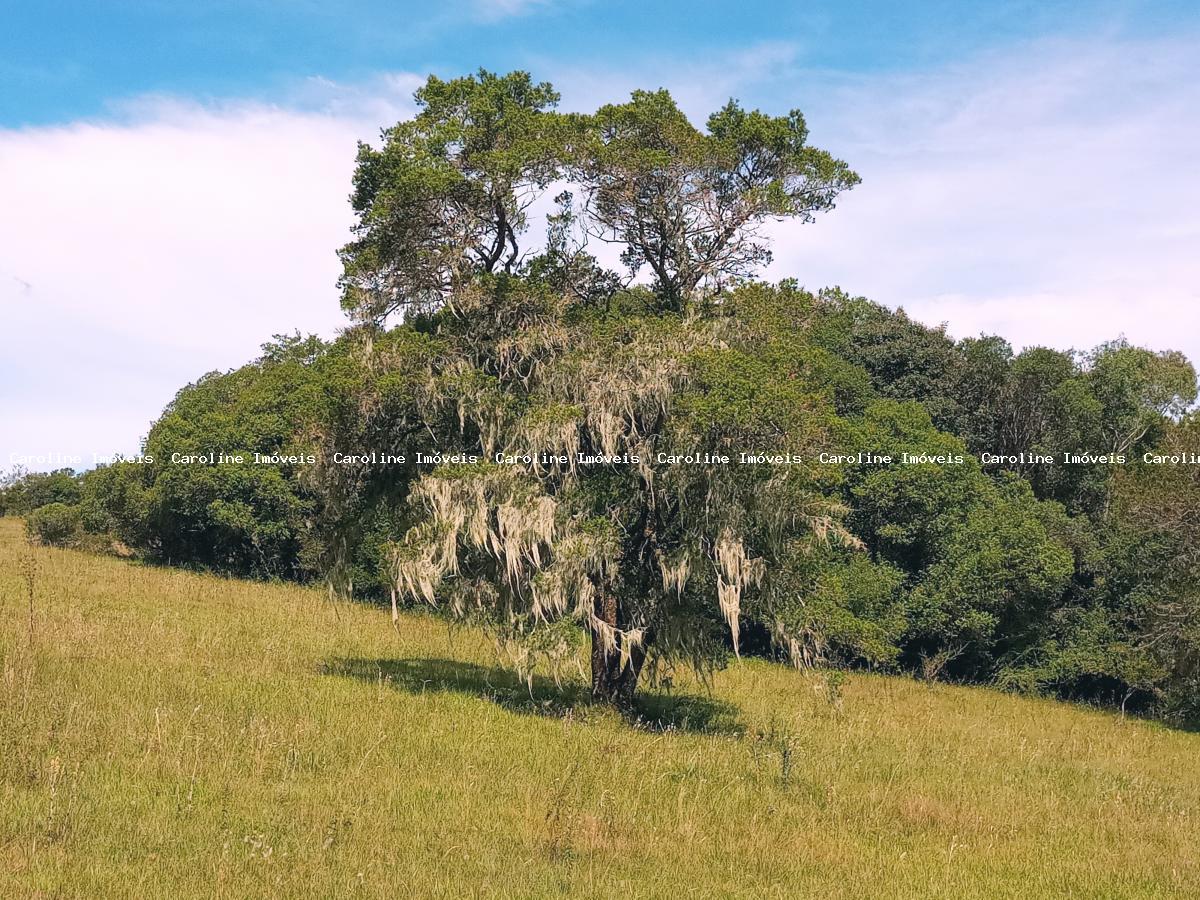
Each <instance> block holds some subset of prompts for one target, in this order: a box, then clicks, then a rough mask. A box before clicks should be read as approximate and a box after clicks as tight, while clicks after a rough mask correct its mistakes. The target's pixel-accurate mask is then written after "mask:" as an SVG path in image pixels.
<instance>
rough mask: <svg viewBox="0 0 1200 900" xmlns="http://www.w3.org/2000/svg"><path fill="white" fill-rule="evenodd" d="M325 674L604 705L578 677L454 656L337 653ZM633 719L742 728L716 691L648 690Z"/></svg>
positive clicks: (426, 689)
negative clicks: (526, 676) (522, 671)
mask: <svg viewBox="0 0 1200 900" xmlns="http://www.w3.org/2000/svg"><path fill="white" fill-rule="evenodd" d="M321 671H322V673H323V674H326V675H337V676H340V677H342V678H353V679H356V680H358V681H365V682H370V683H372V684H379V685H383V686H386V687H390V688H392V689H394V690H399V691H405V692H407V693H410V694H423V693H456V694H465V695H467V696H470V697H478V698H481V699H483V700H487V701H489V702H491V703H495V704H496V705H497V706H500V707H503V708H504V709H507V710H510V711H512V712H517V713H522V714H524V715H539V716H547V717H553V718H562V717H566V716H576V715H585V716H586V715H587V714H588V713H589V712H594V711H598V710H599V709H600V707H599V706H598V705H597V704H596V703H594V702H593V701H592V697H591V693H590V691H589V690H588V689H587V687H586V686H585V685H583V684H581V683H580V682H579V681H564V682H562V683H561V684H556V683H555V682H554V680H553V679H551V678H546V677H544V676H540V675H535V676H534V677H533V681H532V683H529V682H526V681H524V680H523V679H521V678H518V677H517V675H516V674H515V673H513V672H511V671H508V670H506V669H501V668H498V667H487V666H481V665H478V664H476V663H468V662H460V661H458V660H453V659H385V658H377V659H368V658H362V657H349V658H347V657H335V658H333V659H329V660H326V662H325V663H323V664H322V667H321ZM625 718H626V719H627V720H628V721H629V723H630V724H631V725H633V726H634V727H637V728H644V729H646V730H649V731H672V730H678V731H690V732H701V733H709V734H712V733H718V734H740V733H741V731H742V727H741V725H740V724H739V723H738V721H737V708H736V707H734V706H733V705H732V704H730V703H726V702H724V701H722V700H717V699H716V698H714V697H704V696H699V695H696V694H674V693H669V692H661V691H660V692H655V691H644V692H642V693H641V694H640V695H639V697H638V699H637V700H636V701H635V703H634V708H633V709H631V710H629V711H627V712H626V714H625Z"/></svg>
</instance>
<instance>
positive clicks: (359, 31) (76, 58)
mask: <svg viewBox="0 0 1200 900" xmlns="http://www.w3.org/2000/svg"><path fill="white" fill-rule="evenodd" d="M6 6H8V7H9V9H8V11H7V12H6V13H5V16H4V18H5V27H4V28H3V29H0V83H2V84H3V88H4V89H3V90H2V91H0V124H4V125H9V126H14V125H30V124H47V123H54V122H62V121H69V120H71V119H74V118H79V117H86V116H97V115H104V114H105V113H106V112H108V111H111V108H112V104H113V102H114V101H116V100H119V99H122V98H127V97H130V96H136V95H140V94H147V93H169V94H180V95H186V96H190V97H199V98H220V97H228V96H238V97H259V98H264V99H270V98H275V97H278V96H285V95H286V94H287V93H288V91H289V90H290V89H291V88H292V87H294V85H295V84H296V82H298V81H301V80H303V79H307V78H310V77H314V76H316V77H322V78H327V79H330V80H334V81H339V82H353V81H360V80H364V79H366V78H369V77H370V76H371V75H373V74H374V73H378V72H386V71H395V70H402V71H409V72H425V71H436V72H440V73H451V72H454V73H457V72H460V71H470V70H472V69H474V68H476V67H478V66H487V67H490V68H497V69H509V68H515V67H532V68H537V67H538V65H539V63H544V62H546V61H551V60H571V61H572V62H573V63H575V64H576V65H584V66H587V65H596V66H600V67H604V68H609V67H613V66H620V65H624V64H629V65H633V66H637V65H639V64H640V63H641V62H642V61H643V60H644V59H645V58H646V57H647V56H664V57H668V58H675V59H679V60H685V59H687V58H691V57H703V56H704V55H708V54H721V53H725V52H728V51H729V50H730V49H731V48H734V47H738V46H753V45H755V44H757V43H760V42H764V41H784V40H786V41H790V42H795V43H796V45H797V46H798V47H799V53H800V56H801V58H802V61H803V63H804V64H805V65H806V66H810V67H814V68H826V69H833V70H842V71H848V72H870V71H889V70H899V71H904V70H907V69H911V68H913V67H917V66H928V65H935V64H939V63H944V62H947V61H950V60H953V59H962V58H966V57H969V56H970V55H972V54H974V53H977V52H979V51H980V50H981V49H985V48H989V47H995V46H997V45H1002V44H1004V43H1011V42H1017V41H1021V40H1028V39H1032V38H1036V37H1040V36H1045V35H1047V34H1054V33H1063V32H1078V33H1087V32H1088V31H1096V32H1102V31H1114V30H1115V31H1120V32H1122V33H1123V34H1125V35H1127V36H1145V35H1147V34H1154V33H1156V32H1171V31H1174V30H1176V29H1178V28H1179V27H1180V26H1181V25H1188V24H1190V25H1193V26H1194V25H1195V24H1196V22H1197V20H1200V6H1198V5H1197V4H1196V3H1194V2H1168V0H1155V2H1112V0H1104V2H1094V0H1093V2H1088V0H1074V2H1054V0H1044V2H1035V0H1019V2H993V3H986V2H951V0H924V2H906V3H897V2H895V0H870V2H820V3H774V2H761V0H758V2H739V3H728V2H725V3H713V2H682V3H681V2H674V3H645V2H625V0H621V2H583V0H574V2H570V0H569V2H563V3H558V2H539V0H498V2H483V0H480V2H470V0H468V2H461V0H460V2H450V3H446V4H442V3H404V2H401V3H396V2H378V0H368V2H358V3H339V2H318V0H205V2H201V3H180V2H173V0H157V2H146V0H142V2H103V0H90V2H87V0H77V2H55V0H45V2H39V3H16V2H10V3H8V4H6Z"/></svg>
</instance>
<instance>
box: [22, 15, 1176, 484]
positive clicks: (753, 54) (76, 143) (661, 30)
mask: <svg viewBox="0 0 1200 900" xmlns="http://www.w3.org/2000/svg"><path fill="white" fill-rule="evenodd" d="M5 6H6V8H5V10H4V15H3V23H4V27H3V28H0V209H2V210H3V212H2V213H0V308H3V310H4V312H5V323H6V331H8V332H9V333H15V334H16V336H17V339H16V340H10V341H9V342H7V343H6V349H5V353H4V354H3V355H2V356H0V470H4V469H6V468H9V467H11V465H13V464H16V463H24V464H26V465H29V466H30V467H31V468H45V467H47V465H49V463H40V462H38V461H37V460H36V459H32V457H38V456H42V457H50V456H52V455H54V454H58V455H60V456H68V455H76V456H79V457H81V459H82V462H83V464H84V465H88V464H90V462H91V457H92V454H99V455H103V454H107V453H112V452H124V453H130V452H135V451H136V450H137V447H138V443H139V440H140V438H141V437H142V436H143V435H144V434H145V433H146V431H147V430H148V428H149V425H150V423H151V422H152V421H153V420H154V419H155V418H156V417H157V416H158V414H159V413H160V412H161V410H162V408H163V407H164V405H165V404H166V403H168V402H169V401H170V399H171V398H172V396H173V395H174V393H175V391H176V390H177V389H178V388H179V387H181V386H182V385H184V384H186V383H188V382H190V381H193V380H194V379H196V378H197V377H199V376H200V375H202V374H203V373H205V372H207V371H210V370H214V369H218V370H219V369H226V368H229V367H232V366H236V365H239V364H241V363H242V362H245V361H246V360H248V359H250V358H252V357H253V356H254V355H255V353H256V351H257V348H258V347H259V345H260V344H262V343H263V342H264V341H266V340H269V339H270V337H271V336H272V335H273V334H275V333H278V332H287V331H292V330H296V329H298V330H300V331H303V332H315V333H319V334H322V335H325V336H332V335H333V334H335V333H336V331H337V329H338V327H340V325H341V324H342V319H341V314H340V312H339V309H338V303H337V293H336V289H335V281H336V278H337V260H336V257H335V255H334V251H335V249H336V248H337V246H339V245H340V244H341V243H343V242H344V240H345V238H346V235H347V228H348V226H349V224H350V213H349V209H348V207H347V204H346V196H347V193H348V190H349V179H350V173H351V169H352V164H353V156H354V144H355V141H356V140H359V139H366V140H371V139H373V138H374V137H375V136H376V135H377V134H378V131H379V129H380V128H381V127H384V126H386V125H390V124H392V123H393V122H395V121H396V120H397V119H399V118H402V117H404V116H406V115H409V114H410V113H411V110H412V104H411V95H412V91H413V89H414V88H415V87H416V86H417V85H418V84H419V83H420V81H421V80H422V78H423V77H424V76H425V75H427V74H428V73H430V72H436V73H437V74H440V75H443V76H449V75H455V74H459V73H462V72H465V71H471V70H473V69H475V68H478V67H480V66H484V67H487V68H491V69H495V70H507V69H510V68H515V67H519V68H527V69H529V70H530V71H532V72H533V73H534V74H535V75H536V76H538V77H540V78H546V79H549V80H551V81H553V82H554V83H555V85H556V86H558V87H559V89H560V90H561V92H562V94H563V105H564V107H566V108H570V109H587V108H594V107H595V106H596V105H598V104H600V103H603V102H608V101H613V100H620V99H621V98H622V97H623V96H625V95H626V94H627V93H628V91H629V90H632V89H634V88H638V87H659V86H665V87H668V88H670V89H671V91H672V92H673V93H674V94H675V96H676V97H677V98H678V99H679V101H680V103H681V105H682V106H683V108H684V109H685V111H687V112H688V113H689V115H692V116H693V118H694V119H695V120H696V121H703V118H704V117H705V115H706V114H707V113H708V112H709V111H711V110H712V109H714V108H716V107H717V106H719V105H720V104H721V103H723V102H724V101H725V100H726V99H727V98H728V97H730V96H736V97H738V98H739V99H741V100H742V101H743V102H744V103H745V104H747V105H750V106H761V107H763V108H765V109H768V110H770V111H773V112H781V111H784V110H786V109H789V108H792V107H796V106H798V107H800V108H801V109H803V110H804V112H805V114H806V115H807V117H808V120H809V124H810V126H811V133H812V139H813V142H814V143H816V144H817V145H818V146H822V147H825V148H827V149H829V150H832V151H833V152H835V153H837V154H838V155H839V156H842V157H844V158H845V159H846V160H847V161H849V162H850V163H851V164H852V165H853V166H854V167H855V168H856V169H857V170H858V171H859V172H860V173H861V174H862V176H863V184H862V185H861V186H860V187H858V188H856V189H855V190H854V191H853V192H851V193H850V194H849V195H847V196H846V197H845V198H844V199H843V200H842V201H841V202H840V203H839V205H838V209H837V210H835V211H833V212H832V213H830V214H828V215H825V216H822V217H821V218H820V219H819V220H818V221H817V222H816V223H815V224H812V225H806V226H803V227H797V226H794V225H783V226H780V227H778V228H776V229H775V230H774V234H773V236H774V249H775V262H774V264H773V265H772V267H771V269H770V270H769V271H768V272H767V273H766V274H767V276H768V277H771V278H778V277H796V278H798V279H799V280H800V281H801V282H802V283H803V284H805V285H807V286H808V287H811V288H818V287H821V286H824V285H830V284H837V285H840V286H842V287H843V288H845V289H846V290H848V291H850V292H852V293H856V294H863V295H866V296H869V297H871V298H872V299H875V300H878V301H879V302H882V303H885V304H887V305H889V306H893V307H895V306H904V307H905V308H906V309H907V310H909V311H910V312H911V313H912V314H913V315H915V316H916V317H917V318H919V319H921V320H923V321H926V322H928V323H930V324H935V325H936V324H939V323H945V324H946V326H947V328H948V330H949V331H950V333H951V334H953V335H955V336H968V335H972V334H978V333H980V332H983V331H986V332H993V333H1000V334H1003V335H1004V336H1006V337H1008V338H1009V339H1010V340H1011V341H1012V342H1013V343H1014V344H1016V345H1017V346H1029V345H1034V344H1046V345H1050V346H1056V347H1062V348H1067V347H1075V348H1080V349H1082V348H1086V347H1089V346H1092V345H1094V344H1096V343H1098V342H1100V341H1102V340H1106V339H1109V338H1113V337H1116V336H1118V335H1121V334H1124V335H1127V336H1128V337H1129V339H1130V340H1133V341H1135V342H1137V343H1142V344H1145V345H1147V346H1151V347H1154V348H1155V349H1167V348H1172V349H1181V350H1184V351H1185V352H1187V353H1188V354H1189V355H1190V356H1192V357H1193V358H1194V359H1198V358H1200V253H1198V252H1197V250H1196V248H1197V246H1200V213H1198V212H1197V210H1200V114H1198V113H1200V4H1197V3H1195V2H1194V0H1190V2H1169V0H1153V2H1151V0H1147V2H1134V0H1124V2H1116V0H1103V2H1087V0H1082V2H1071V3H1057V2H1040V3H1035V2H1023V0H1022V2H1009V3H1003V2H996V3H963V2H946V0H942V2H934V0H929V2H921V3H895V2H859V3H854V2H840V3H788V4H783V3H764V2H740V3H736V4H734V3H724V4H717V3H657V4H656V3H645V2H642V3H626V2H608V3H600V2H592V3H588V2H583V0H563V2H560V0H496V2H491V3H485V2H482V0H460V2H451V3H442V4H433V3H430V4H397V3H382V2H364V3H355V4H345V3H336V2H316V0H293V2H270V0H239V2H224V0H209V2H202V3H193V4H185V3H180V2H174V0H157V2H96V0H93V2H89V3H83V2H73V3H63V2H53V0H45V2H41V3H23V4H18V3H15V2H9V3H6V4H5Z"/></svg>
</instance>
